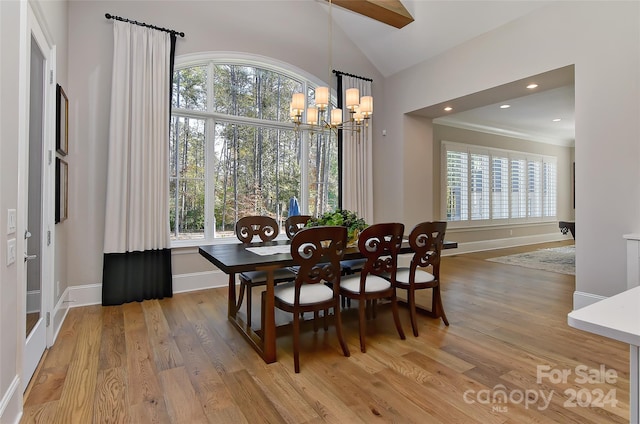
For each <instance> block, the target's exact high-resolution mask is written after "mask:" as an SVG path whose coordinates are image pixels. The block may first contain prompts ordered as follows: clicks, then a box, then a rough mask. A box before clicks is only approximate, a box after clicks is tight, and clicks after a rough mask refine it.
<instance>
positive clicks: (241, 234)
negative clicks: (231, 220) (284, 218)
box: [236, 215, 280, 243]
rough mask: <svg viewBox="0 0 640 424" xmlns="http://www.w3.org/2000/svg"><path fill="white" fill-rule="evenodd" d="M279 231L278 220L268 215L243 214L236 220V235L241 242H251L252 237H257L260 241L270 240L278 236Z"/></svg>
mask: <svg viewBox="0 0 640 424" xmlns="http://www.w3.org/2000/svg"><path fill="white" fill-rule="evenodd" d="M279 232H280V227H279V226H278V222H277V221H276V220H275V219H273V218H271V217H270V216H261V215H250V216H244V217H242V218H240V219H239V220H238V221H237V222H236V237H238V240H240V241H241V242H242V243H252V242H253V239H254V237H259V238H260V241H271V240H273V239H274V238H276V237H278V233H279Z"/></svg>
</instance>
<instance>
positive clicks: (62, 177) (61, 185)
mask: <svg viewBox="0 0 640 424" xmlns="http://www.w3.org/2000/svg"><path fill="white" fill-rule="evenodd" d="M68 186H69V167H68V165H67V162H65V161H64V160H62V159H60V158H56V224H57V223H59V222H62V221H64V220H65V219H67V216H68V213H67V212H68V205H69V201H68V198H69V196H68V195H69V188H68Z"/></svg>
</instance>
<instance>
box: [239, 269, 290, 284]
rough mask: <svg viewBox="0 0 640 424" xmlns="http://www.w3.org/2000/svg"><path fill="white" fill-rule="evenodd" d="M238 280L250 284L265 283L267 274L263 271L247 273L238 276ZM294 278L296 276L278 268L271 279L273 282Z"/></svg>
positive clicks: (287, 270)
mask: <svg viewBox="0 0 640 424" xmlns="http://www.w3.org/2000/svg"><path fill="white" fill-rule="evenodd" d="M240 278H242V279H244V280H246V281H249V282H251V283H252V284H259V283H266V282H267V273H266V272H265V271H249V272H243V273H241V274H240ZM294 278H296V274H295V273H293V272H291V270H289V269H287V268H278V269H276V270H274V271H273V279H274V281H275V282H279V281H284V280H292V279H294Z"/></svg>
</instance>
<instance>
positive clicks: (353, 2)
mask: <svg viewBox="0 0 640 424" xmlns="http://www.w3.org/2000/svg"><path fill="white" fill-rule="evenodd" d="M327 1H329V0H327ZM331 3H332V4H335V5H336V6H340V7H343V8H345V9H348V10H351V11H352V12H356V13H359V14H361V15H364V16H368V17H370V18H372V19H375V20H376V21H380V22H383V23H385V24H387V25H391V26H393V27H396V28H403V27H404V26H406V25H408V24H410V23H411V22H413V16H411V14H410V13H409V12H408V11H407V9H405V7H404V6H403V5H402V3H401V2H400V0H331Z"/></svg>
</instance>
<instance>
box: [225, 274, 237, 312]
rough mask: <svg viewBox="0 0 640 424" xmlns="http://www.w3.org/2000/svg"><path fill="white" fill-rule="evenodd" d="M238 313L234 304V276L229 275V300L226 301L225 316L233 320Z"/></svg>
mask: <svg viewBox="0 0 640 424" xmlns="http://www.w3.org/2000/svg"><path fill="white" fill-rule="evenodd" d="M237 312H238V307H237V304H236V274H233V273H231V274H229V298H228V300H227V316H228V317H229V318H235V317H236V314H237Z"/></svg>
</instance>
